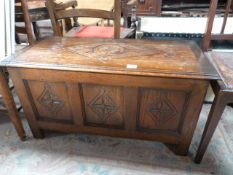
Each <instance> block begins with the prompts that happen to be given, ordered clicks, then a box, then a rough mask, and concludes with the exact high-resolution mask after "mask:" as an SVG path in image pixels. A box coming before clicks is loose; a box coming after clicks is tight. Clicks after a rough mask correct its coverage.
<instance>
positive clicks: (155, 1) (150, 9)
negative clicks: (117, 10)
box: [121, 0, 162, 27]
mask: <svg viewBox="0 0 233 175" xmlns="http://www.w3.org/2000/svg"><path fill="white" fill-rule="evenodd" d="M121 1H122V11H123V17H124V26H125V27H130V26H131V21H132V20H131V18H132V17H133V16H134V14H133V13H135V15H136V16H160V15H161V9H162V0H135V3H136V4H135V7H136V9H135V10H134V9H132V6H130V5H127V4H128V3H129V2H130V1H132V0H121ZM133 8H134V6H133Z"/></svg>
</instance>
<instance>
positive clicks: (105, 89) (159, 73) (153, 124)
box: [2, 37, 219, 155]
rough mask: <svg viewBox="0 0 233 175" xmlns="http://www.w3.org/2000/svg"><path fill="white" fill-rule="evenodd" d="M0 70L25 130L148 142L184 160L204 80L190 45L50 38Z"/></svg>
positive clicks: (202, 61)
mask: <svg viewBox="0 0 233 175" xmlns="http://www.w3.org/2000/svg"><path fill="white" fill-rule="evenodd" d="M2 65H4V66H6V67H7V68H8V71H9V73H10V76H11V78H12V80H13V83H14V84H15V88H16V91H17V94H18V96H19V98H20V101H21V103H22V106H23V109H24V111H25V115H26V117H27V120H28V122H29V126H30V128H31V130H32V132H33V135H34V136H35V137H36V138H42V137H43V136H44V135H43V130H44V129H50V130H55V131H61V132H66V133H71V132H74V133H76V132H81V133H89V134H101V135H107V136H116V137H127V138H137V139H146V140H156V141H161V142H163V143H168V144H172V145H173V148H174V152H175V153H176V154H179V155H187V153H188V150H189V146H190V143H191V140H192V136H193V132H194V130H195V128H196V124H197V121H198V118H199V114H200V110H201V108H202V104H203V101H204V98H205V94H206V91H207V88H208V85H209V81H211V80H216V79H219V76H218V74H217V72H216V71H215V69H214V68H213V67H211V65H210V63H209V62H208V59H206V58H205V57H204V55H203V53H202V52H201V50H200V49H198V47H197V46H196V45H195V44H194V43H192V42H185V41H182V42H177V41H145V40H125V39H122V40H112V39H80V38H61V37H55V38H50V39H47V40H44V41H42V42H40V43H38V44H37V45H35V46H33V47H31V48H28V50H26V51H25V52H24V53H22V54H20V55H19V56H17V57H12V58H10V59H8V60H5V62H2Z"/></svg>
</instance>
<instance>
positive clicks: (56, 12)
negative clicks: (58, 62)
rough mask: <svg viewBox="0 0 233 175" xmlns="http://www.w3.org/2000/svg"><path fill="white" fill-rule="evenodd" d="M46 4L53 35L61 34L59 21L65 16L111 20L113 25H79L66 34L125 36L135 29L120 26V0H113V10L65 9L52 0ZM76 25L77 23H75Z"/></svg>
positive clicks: (71, 35) (91, 36) (92, 36)
mask: <svg viewBox="0 0 233 175" xmlns="http://www.w3.org/2000/svg"><path fill="white" fill-rule="evenodd" d="M46 6H47V8H48V11H49V15H50V18H51V22H52V26H53V31H54V35H55V36H63V33H62V31H61V30H60V28H61V23H60V21H61V20H62V19H65V18H75V17H76V18H77V17H78V18H81V17H87V18H100V19H105V20H113V21H114V26H113V27H110V26H93V25H92V26H79V27H74V28H73V29H71V30H70V31H69V32H68V33H67V34H66V36H69V37H80V38H83V37H84V38H115V39H117V38H126V37H129V36H132V35H134V32H135V29H134V28H133V29H132V28H121V1H120V0H114V10H112V11H107V10H100V9H66V10H63V9H61V8H60V4H57V3H56V2H55V1H54V0H47V1H46ZM76 26H78V25H76Z"/></svg>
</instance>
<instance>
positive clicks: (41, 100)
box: [25, 81, 72, 122]
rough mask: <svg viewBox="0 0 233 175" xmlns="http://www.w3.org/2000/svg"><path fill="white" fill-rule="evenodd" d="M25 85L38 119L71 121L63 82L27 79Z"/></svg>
mask: <svg viewBox="0 0 233 175" xmlns="http://www.w3.org/2000/svg"><path fill="white" fill-rule="evenodd" d="M25 85H26V87H27V89H28V94H29V96H30V97H31V98H30V100H31V101H32V103H34V104H35V105H34V110H35V111H36V113H37V117H38V119H47V120H54V121H64V122H72V113H71V109H70V104H69V99H68V98H69V97H68V94H67V91H68V89H67V88H66V85H65V83H50V82H40V81H28V82H27V83H25Z"/></svg>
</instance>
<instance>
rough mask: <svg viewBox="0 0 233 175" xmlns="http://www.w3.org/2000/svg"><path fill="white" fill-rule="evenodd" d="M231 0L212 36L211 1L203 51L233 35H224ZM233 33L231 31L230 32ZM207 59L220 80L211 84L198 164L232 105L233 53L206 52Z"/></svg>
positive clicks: (215, 2)
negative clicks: (218, 31)
mask: <svg viewBox="0 0 233 175" xmlns="http://www.w3.org/2000/svg"><path fill="white" fill-rule="evenodd" d="M231 4H232V0H227V3H226V9H225V14H224V17H223V23H222V26H221V31H220V33H219V34H213V33H212V30H213V24H214V19H215V16H216V15H215V14H216V10H217V6H218V0H211V4H210V9H209V15H208V21H207V29H206V33H205V36H204V39H203V44H202V48H203V50H204V51H206V50H209V49H210V43H211V41H212V40H232V41H233V33H230V34H225V32H224V31H225V28H226V26H227V22H229V16H230V14H231V13H232V9H231V7H232V6H231ZM232 32H233V31H232ZM206 55H207V57H208V58H209V60H210V61H211V62H212V64H213V65H214V66H215V68H216V69H217V71H218V73H219V75H220V77H221V80H218V81H214V82H212V88H213V90H214V93H215V98H214V102H213V104H212V107H211V110H210V113H209V116H208V119H207V123H206V126H205V129H204V132H203V135H202V138H201V142H200V145H199V148H198V150H197V155H196V157H195V162H196V163H200V162H201V160H202V158H203V156H204V154H205V151H206V149H207V147H208V144H209V142H210V140H211V138H212V136H213V134H214V131H215V129H216V127H217V125H218V122H219V120H220V119H221V116H222V113H223V111H224V109H225V107H226V105H228V104H233V52H232V50H231V51H230V50H228V51H224V50H222V51H221V50H218V51H215V50H212V51H209V52H206Z"/></svg>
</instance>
